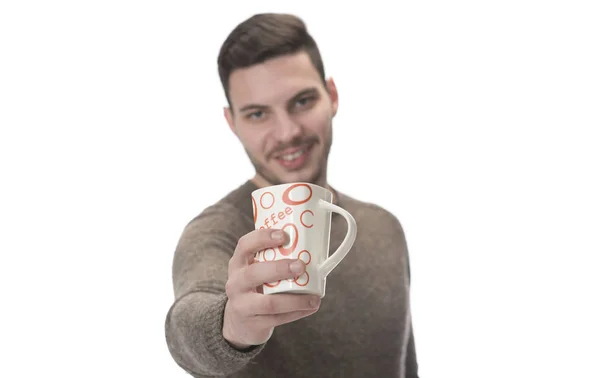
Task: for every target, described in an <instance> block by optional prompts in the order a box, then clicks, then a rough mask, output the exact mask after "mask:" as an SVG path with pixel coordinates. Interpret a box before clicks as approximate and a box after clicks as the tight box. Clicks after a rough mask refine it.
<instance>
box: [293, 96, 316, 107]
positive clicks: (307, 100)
mask: <svg viewBox="0 0 600 378" xmlns="http://www.w3.org/2000/svg"><path fill="white" fill-rule="evenodd" d="M313 100H314V97H312V96H308V97H302V98H300V99H298V100H297V101H296V105H297V106H296V107H299V108H304V107H306V106H307V105H309V104H310V103H311V102H312V101H313Z"/></svg>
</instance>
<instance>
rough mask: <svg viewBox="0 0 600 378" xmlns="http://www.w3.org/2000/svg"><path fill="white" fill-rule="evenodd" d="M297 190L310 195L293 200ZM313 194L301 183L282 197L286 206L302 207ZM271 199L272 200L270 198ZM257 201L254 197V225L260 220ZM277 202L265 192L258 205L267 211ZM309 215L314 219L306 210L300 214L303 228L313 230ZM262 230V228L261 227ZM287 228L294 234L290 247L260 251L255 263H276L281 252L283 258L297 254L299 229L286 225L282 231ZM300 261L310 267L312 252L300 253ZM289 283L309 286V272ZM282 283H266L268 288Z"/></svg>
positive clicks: (293, 225) (287, 190)
mask: <svg viewBox="0 0 600 378" xmlns="http://www.w3.org/2000/svg"><path fill="white" fill-rule="evenodd" d="M296 188H306V189H308V195H307V197H306V198H304V199H301V200H293V199H292V198H291V197H290V195H291V192H292V190H294V189H296ZM312 195H313V192H312V188H311V187H310V186H309V185H307V184H303V183H299V184H294V185H291V186H290V187H288V188H287V189H286V190H285V191H284V192H283V195H282V196H281V200H282V201H283V203H285V204H286V205H289V206H296V205H302V204H305V203H307V202H308V201H310V199H311V198H312ZM269 197H270V198H269ZM256 202H257V201H256V199H255V198H254V197H252V204H253V209H252V210H253V212H254V224H255V225H256V220H257V219H258V206H257V204H256ZM276 202H277V201H276V200H275V196H274V195H273V193H271V192H264V193H263V194H262V195H261V196H260V199H259V201H258V203H259V204H260V207H261V208H263V209H265V210H267V209H270V208H272V207H273V206H274V205H275V203H276ZM307 214H310V215H311V217H310V218H312V217H313V216H314V215H315V214H314V213H313V212H312V211H311V210H304V211H303V212H302V213H301V214H300V218H299V220H300V223H301V224H302V226H303V227H305V228H312V227H313V224H312V223H310V224H309V223H308V219H307V217H306V216H307ZM261 228H262V226H261ZM286 228H292V229H293V232H292V233H291V234H292V235H290V237H291V238H290V239H291V240H290V246H289V247H287V248H286V247H284V246H280V247H277V250H275V249H273V248H267V249H266V250H262V251H260V252H259V253H258V254H257V256H256V257H255V261H262V262H266V261H274V260H275V259H276V257H277V251H279V253H280V254H281V255H282V256H289V255H291V254H292V253H294V252H295V250H296V247H297V246H298V242H299V239H300V234H299V232H298V227H297V226H296V225H295V224H294V223H286V224H285V225H284V226H283V227H281V229H282V230H285V229H286ZM298 259H300V260H302V261H303V262H304V264H305V265H309V264H310V262H311V260H312V255H311V254H310V252H309V251H308V250H306V249H304V250H302V251H300V253H298ZM288 281H290V282H294V283H295V284H296V285H298V286H306V285H308V283H309V282H310V276H309V274H308V272H306V271H305V272H304V273H303V274H302V275H301V276H300V277H297V278H295V279H289V280H288ZM280 283H281V280H279V281H277V282H269V283H265V285H266V286H268V287H271V288H273V287H276V286H278V285H279V284H280Z"/></svg>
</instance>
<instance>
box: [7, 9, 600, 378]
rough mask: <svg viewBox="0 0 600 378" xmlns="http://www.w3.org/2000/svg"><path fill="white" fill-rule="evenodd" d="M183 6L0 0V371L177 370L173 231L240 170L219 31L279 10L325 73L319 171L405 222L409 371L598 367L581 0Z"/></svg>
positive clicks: (593, 142) (592, 125) (587, 70)
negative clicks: (327, 127) (332, 91)
mask: <svg viewBox="0 0 600 378" xmlns="http://www.w3.org/2000/svg"><path fill="white" fill-rule="evenodd" d="M206 3H208V2H206ZM206 3H205V2H200V1H162V2H158V1H136V2H134V1H122V0H120V1H102V2H100V1H98V2H84V1H72V2H64V1H61V2H58V1H47V2H42V1H39V2H36V3H34V2H25V1H5V2H2V5H0V126H1V131H0V165H1V180H2V182H1V185H0V191H1V196H0V201H1V202H0V221H1V224H0V226H1V227H0V253H1V261H0V290H1V291H2V297H1V298H2V299H1V300H2V304H1V311H0V317H1V319H0V347H1V354H0V355H1V357H0V360H1V362H0V376H2V377H36V376H53V377H54V376H56V377H58V376H62V377H84V376H85V377H146V376H153V377H154V376H162V377H167V376H169V377H184V376H186V374H185V373H183V371H182V370H181V369H180V368H179V367H177V366H176V364H175V363H174V362H173V360H172V359H171V357H170V355H169V353H168V350H167V348H166V344H165V342H164V331H163V323H164V318H165V315H166V313H167V311H168V308H169V306H170V304H171V301H172V299H173V298H172V288H171V276H170V274H171V271H170V269H171V259H172V254H173V250H174V247H175V243H176V241H177V239H178V237H179V236H180V232H181V231H182V228H183V226H184V225H185V224H186V223H187V221H189V220H190V219H191V218H192V217H193V216H195V215H196V214H197V213H198V212H199V211H201V210H202V209H203V208H204V207H205V206H207V205H209V204H211V203H212V202H214V201H216V200H217V199H219V198H220V197H221V196H222V195H224V194H225V193H226V192H228V191H229V190H231V189H233V188H235V187H237V185H239V184H241V183H242V182H243V181H244V180H245V179H247V178H249V177H250V176H251V175H252V174H253V171H252V167H251V165H250V164H249V162H248V161H247V158H246V155H245V153H244V151H243V149H242V147H241V145H240V144H239V142H238V141H237V139H235V136H234V135H233V134H232V133H231V132H230V131H229V129H228V127H227V125H226V123H225V121H224V119H223V117H222V107H223V105H224V104H225V99H224V96H223V94H222V90H221V87H220V83H219V79H218V76H217V66H216V57H217V53H218V49H219V47H220V44H221V42H222V41H223V40H224V39H225V37H226V35H227V33H228V32H229V31H230V30H231V29H232V28H233V27H234V26H235V25H236V24H237V23H238V22H240V21H242V20H243V19H245V18H246V17H248V16H250V15H252V14H253V13H257V12H263V11H276V12H280V11H284V12H293V13H296V14H298V15H299V16H301V17H302V18H303V19H304V20H305V21H306V22H307V25H308V27H309V30H310V31H311V32H312V33H313V35H314V36H315V38H316V39H317V41H318V43H319V46H320V48H321V50H322V54H323V58H324V61H325V65H326V70H327V74H328V75H331V76H333V77H334V79H335V80H336V82H337V85H338V89H339V92H340V111H339V114H338V117H336V119H335V123H334V130H335V132H334V146H333V149H332V155H331V161H330V163H331V165H330V177H329V178H330V183H331V184H332V185H333V186H334V187H336V188H337V189H338V190H341V191H343V192H346V193H347V194H349V195H352V196H354V197H356V198H359V199H362V200H364V201H370V202H375V203H377V204H379V205H382V206H384V207H386V208H387V209H389V210H390V211H392V212H393V213H394V214H396V215H397V216H398V218H399V219H400V220H401V222H402V224H403V225H404V228H405V231H406V235H407V238H408V243H409V249H410V253H411V269H412V277H413V278H412V283H413V290H412V295H413V297H412V302H413V316H414V328H415V335H416V343H417V353H418V359H419V364H420V372H421V376H422V377H429V378H432V377H461V378H466V377H473V378H481V377H486V378H487V377H528V378H529V377H580V378H583V377H600V366H599V362H598V361H599V360H598V355H599V354H600V341H599V340H600V327H599V326H598V319H600V310H599V308H598V307H599V306H598V304H599V299H598V298H599V297H600V295H599V294H598V289H599V288H600V278H599V274H598V272H597V271H598V269H599V267H600V265H599V259H598V255H599V254H600V238H599V236H600V232H599V230H600V215H599V214H600V200H599V197H600V196H599V194H600V180H599V177H600V167H599V165H600V164H599V163H600V148H599V143H600V138H599V137H598V133H599V131H600V130H599V128H600V74H599V72H600V69H599V67H600V54H599V50H600V49H599V46H600V22H598V20H599V19H600V13H599V12H598V7H597V6H596V4H595V2H593V1H587V2H584V1H573V0H569V1H566V0H565V1H524V0H519V1H516V0H513V1H510V0H509V1H496V2H490V1H485V2H482V1H453V2H449V1H419V2H400V3H398V4H397V5H396V6H397V8H396V9H395V10H392V8H391V5H390V4H391V3H392V2H389V3H388V2H384V1H369V2H366V3H365V2H360V3H359V4H357V5H349V4H348V3H339V4H337V5H330V3H329V2H325V1H304V2H298V3H296V2H289V5H285V6H284V5H281V3H283V2H279V1H260V2H257V1H254V2H247V1H239V2H232V1H226V2H220V3H217V2H214V4H212V5H211V6H213V7H214V8H213V9H209V6H208V5H206ZM394 3H396V2H394ZM218 175H222V176H221V177H222V178H217V176H218Z"/></svg>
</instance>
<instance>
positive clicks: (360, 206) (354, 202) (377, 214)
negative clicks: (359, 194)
mask: <svg viewBox="0 0 600 378" xmlns="http://www.w3.org/2000/svg"><path fill="white" fill-rule="evenodd" d="M338 195H339V197H340V205H341V206H342V207H343V208H345V209H346V210H348V211H349V212H350V213H351V214H352V215H353V216H354V217H355V218H365V219H369V220H372V221H377V223H379V222H390V223H393V224H394V225H397V226H400V227H401V223H400V219H399V217H398V216H397V215H396V214H394V213H393V212H392V211H390V210H388V209H386V208H385V207H383V206H382V205H379V204H376V203H373V202H366V201H362V200H359V199H356V198H353V197H351V196H349V195H347V194H343V193H338Z"/></svg>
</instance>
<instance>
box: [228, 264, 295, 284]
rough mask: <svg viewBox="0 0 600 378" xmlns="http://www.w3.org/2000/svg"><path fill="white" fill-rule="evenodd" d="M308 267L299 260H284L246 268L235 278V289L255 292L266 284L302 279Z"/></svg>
mask: <svg viewBox="0 0 600 378" xmlns="http://www.w3.org/2000/svg"><path fill="white" fill-rule="evenodd" d="M305 270H306V265H304V262H303V261H302V260H299V259H282V260H276V261H267V262H260V263H256V264H252V265H248V266H246V267H245V268H244V269H242V270H240V271H239V274H238V275H236V276H235V277H234V278H233V281H234V285H235V286H234V287H235V288H237V289H238V290H240V291H248V290H253V289H255V288H256V287H257V286H260V285H262V284H264V283H269V282H277V281H279V280H287V279H288V278H296V277H300V276H301V275H302V274H303V273H304V271H305Z"/></svg>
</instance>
